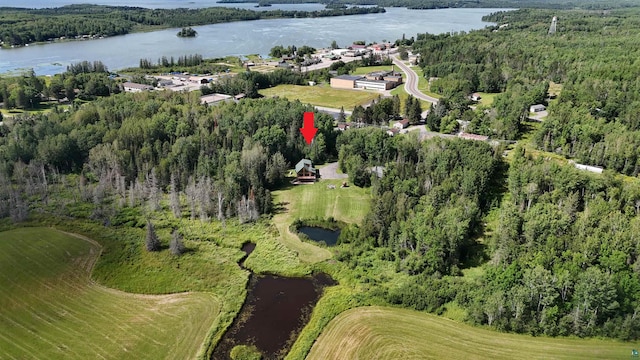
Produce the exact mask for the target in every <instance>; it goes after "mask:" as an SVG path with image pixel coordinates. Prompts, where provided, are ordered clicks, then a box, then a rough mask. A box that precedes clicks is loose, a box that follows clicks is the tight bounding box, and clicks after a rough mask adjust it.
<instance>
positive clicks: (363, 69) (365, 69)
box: [351, 65, 399, 75]
mask: <svg viewBox="0 0 640 360" xmlns="http://www.w3.org/2000/svg"><path fill="white" fill-rule="evenodd" d="M395 69H396V70H399V69H398V68H397V67H396V68H395ZM374 71H391V65H379V66H363V67H359V68H356V69H355V70H354V71H353V72H352V73H351V75H366V74H368V73H370V72H374Z"/></svg>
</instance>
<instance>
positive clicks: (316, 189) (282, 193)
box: [272, 180, 371, 263]
mask: <svg viewBox="0 0 640 360" xmlns="http://www.w3.org/2000/svg"><path fill="white" fill-rule="evenodd" d="M341 183H342V180H322V181H320V182H317V183H315V184H312V185H297V186H290V187H287V188H285V189H281V190H277V191H274V192H273V193H272V194H273V196H274V200H273V202H274V204H275V205H276V206H280V207H281V210H280V211H279V212H278V213H277V214H276V215H275V216H274V217H273V222H274V223H275V225H276V227H277V228H278V231H279V232H280V237H281V240H282V242H283V243H284V244H285V245H286V246H287V247H289V248H290V249H292V250H294V251H296V252H297V253H298V257H299V258H300V260H302V261H305V262H309V263H314V262H319V261H323V260H326V259H328V258H330V257H331V253H330V252H329V251H328V250H326V249H324V248H321V247H318V246H315V245H313V244H311V243H305V242H302V241H300V239H299V238H298V236H296V235H294V234H292V233H291V232H290V231H289V226H290V225H291V223H292V222H293V221H294V220H295V219H309V218H328V217H333V218H334V219H336V220H339V221H344V222H347V223H359V222H360V221H361V220H362V219H363V218H364V216H365V215H366V214H367V212H368V211H369V201H370V199H371V195H370V190H369V189H363V188H359V187H356V186H350V187H348V188H344V189H342V188H340V184H341ZM329 184H332V185H336V188H335V189H328V188H327V185H329Z"/></svg>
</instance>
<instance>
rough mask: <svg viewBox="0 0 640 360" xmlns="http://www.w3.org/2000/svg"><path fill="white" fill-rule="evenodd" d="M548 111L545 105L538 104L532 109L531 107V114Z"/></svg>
mask: <svg viewBox="0 0 640 360" xmlns="http://www.w3.org/2000/svg"><path fill="white" fill-rule="evenodd" d="M546 109H547V108H546V107H545V106H544V105H542V104H536V105H531V107H529V112H532V113H537V112H541V111H545V110H546Z"/></svg>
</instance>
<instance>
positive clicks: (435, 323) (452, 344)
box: [307, 307, 638, 360]
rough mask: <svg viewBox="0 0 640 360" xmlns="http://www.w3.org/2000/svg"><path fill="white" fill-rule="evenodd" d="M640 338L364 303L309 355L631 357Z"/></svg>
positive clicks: (312, 358) (318, 358) (326, 358)
mask: <svg viewBox="0 0 640 360" xmlns="http://www.w3.org/2000/svg"><path fill="white" fill-rule="evenodd" d="M634 348H638V344H633V343H623V342H617V341H613V340H597V339H577V338H545V337H532V336H526V335H515V334H503V333H498V332H495V331H491V330H487V329H482V328H478V327H472V326H469V325H465V324H461V323H458V322H455V321H452V320H449V319H444V318H441V317H437V316H434V315H429V314H425V313H420V312H417V311H413V310H406V309H395V308H384V307H361V308H355V309H351V310H348V311H345V312H344V313H342V314H340V315H339V316H338V317H336V318H335V319H333V320H332V321H331V322H330V323H329V325H328V326H327V327H326V328H325V330H324V331H323V332H322V334H321V335H320V337H319V338H318V340H317V341H316V343H315V344H314V345H313V347H312V349H311V352H310V353H309V356H307V360H331V359H336V360H337V359H350V360H356V359H362V360H364V359H367V360H371V359H389V360H395V359H403V360H406V359H490V360H502V359H504V360H512V359H550V358H552V359H587V358H589V359H594V358H596V359H627V358H630V354H631V349H634Z"/></svg>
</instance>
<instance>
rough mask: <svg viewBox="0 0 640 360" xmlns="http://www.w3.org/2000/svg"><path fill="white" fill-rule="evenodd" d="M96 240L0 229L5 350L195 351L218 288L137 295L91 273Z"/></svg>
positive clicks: (89, 355) (11, 354)
mask: <svg viewBox="0 0 640 360" xmlns="http://www.w3.org/2000/svg"><path fill="white" fill-rule="evenodd" d="M99 254H100V247H99V245H98V244H96V243H93V242H91V241H89V240H84V239H80V238H78V237H74V236H71V235H68V234H65V233H61V232H58V231H55V230H51V229H47V228H22V229H16V230H11V231H5V232H1V233H0V328H1V329H2V331H1V332H0V358H2V359H5V358H8V359H26V358H39V359H99V358H103V359H124V358H128V359H165V358H167V359H168V358H185V359H186V358H194V357H195V356H196V354H197V352H198V351H199V349H200V347H201V346H202V344H203V342H204V341H205V337H206V335H207V333H208V331H209V329H210V328H211V324H212V323H213V322H214V320H215V318H216V317H217V316H218V314H219V312H220V306H219V303H218V301H217V300H216V298H215V297H214V295H213V294H207V293H180V294H172V295H135V294H129V293H124V292H121V291H117V290H113V289H109V288H106V287H103V286H100V285H97V284H95V283H93V282H92V281H91V280H90V274H91V270H92V268H93V264H94V263H95V261H96V259H97V258H98V256H99Z"/></svg>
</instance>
